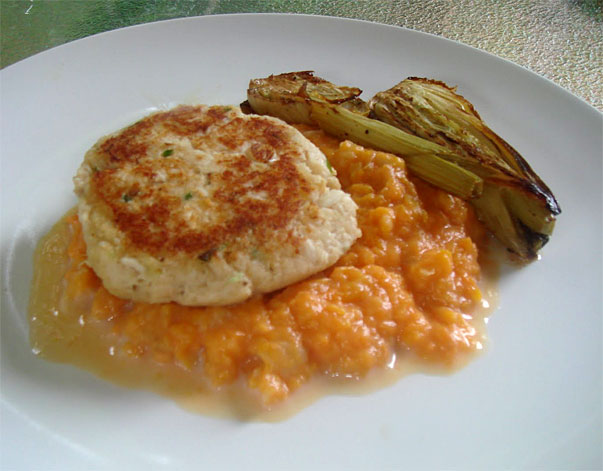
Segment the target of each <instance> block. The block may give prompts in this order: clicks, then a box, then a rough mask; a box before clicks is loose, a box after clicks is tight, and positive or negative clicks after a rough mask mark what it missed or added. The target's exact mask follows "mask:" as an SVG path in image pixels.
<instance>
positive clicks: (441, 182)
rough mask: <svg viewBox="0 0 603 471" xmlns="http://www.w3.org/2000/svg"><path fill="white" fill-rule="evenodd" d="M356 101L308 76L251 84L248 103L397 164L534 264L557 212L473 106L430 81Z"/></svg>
mask: <svg viewBox="0 0 603 471" xmlns="http://www.w3.org/2000/svg"><path fill="white" fill-rule="evenodd" d="M409 83H410V85H409ZM360 93H361V90H360V89H358V88H352V87H339V86H337V85H334V84H332V83H330V82H328V81H326V80H323V79H321V78H318V77H315V76H314V75H313V74H312V72H292V73H286V74H281V75H271V76H270V77H267V78H263V79H253V80H251V81H250V83H249V88H248V91H247V99H248V104H249V106H250V108H251V109H252V110H253V111H254V112H256V113H259V114H269V115H272V116H276V117H279V118H281V119H283V120H285V121H287V122H289V123H305V124H314V125H317V126H319V127H320V128H321V129H323V130H324V131H325V132H327V133H329V134H332V135H335V136H337V137H340V138H344V139H350V140H352V141H354V142H357V143H358V144H361V145H364V146H367V147H372V148H375V149H379V150H383V151H386V152H390V153H393V154H396V155H398V156H400V157H401V158H403V159H404V160H405V161H406V163H407V166H408V168H409V170H410V171H411V172H412V173H413V174H415V175H417V176H418V177H420V178H422V179H424V180H426V181H428V182H429V183H431V184H433V185H435V186H438V187H440V188H442V189H444V190H446V191H449V192H450V193H452V194H455V195H457V196H459V197H461V198H464V199H466V200H468V201H470V202H471V203H472V204H473V206H474V207H475V210H476V213H477V215H478V217H479V218H480V219H481V220H482V222H483V223H484V224H485V225H486V227H487V228H488V229H489V230H490V231H491V232H492V233H493V234H494V235H495V236H496V237H497V238H498V239H499V240H500V241H501V242H502V243H503V244H504V245H505V247H507V248H508V249H509V250H510V251H512V252H514V253H515V254H517V255H518V256H519V257H521V258H522V259H524V260H532V259H534V258H535V257H536V256H537V254H538V251H539V250H540V248H542V246H543V245H544V244H545V243H546V242H547V241H548V239H549V237H550V235H551V234H552V231H553V227H554V223H555V216H556V215H558V214H559V213H560V212H561V211H560V209H559V205H558V204H557V201H556V200H555V197H554V196H553V194H552V192H551V191H550V190H549V188H548V187H547V186H546V185H545V184H544V183H543V182H542V180H541V179H540V178H539V177H538V176H537V175H536V173H535V172H534V171H533V170H532V169H531V168H530V166H529V165H528V164H527V162H526V161H525V160H524V159H523V158H522V157H521V156H520V155H519V154H518V153H517V152H516V151H515V150H514V149H513V148H512V147H511V146H510V145H509V144H508V143H506V142H505V141H504V140H503V139H501V138H500V137H499V136H498V135H496V134H495V133H494V132H493V131H492V130H490V129H489V128H488V127H487V126H486V125H485V124H484V123H483V122H482V120H481V118H480V117H479V115H478V114H477V112H476V111H475V110H474V108H473V106H472V105H471V103H469V102H468V101H467V100H465V99H464V98H463V97H460V96H459V95H457V94H456V93H455V92H454V89H452V88H450V87H448V86H447V85H445V84H443V83H442V82H437V81H433V80H427V79H415V78H413V79H408V80H405V81H403V82H401V83H400V84H398V85H396V86H395V87H393V88H392V89H390V90H387V91H385V92H381V93H378V94H377V95H376V96H375V97H374V98H373V99H371V100H370V101H369V103H368V104H367V103H366V102H364V101H362V100H361V99H360V98H359V95H360ZM369 109H370V114H369ZM369 116H370V117H369Z"/></svg>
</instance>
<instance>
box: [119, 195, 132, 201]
mask: <svg viewBox="0 0 603 471" xmlns="http://www.w3.org/2000/svg"><path fill="white" fill-rule="evenodd" d="M121 199H123V200H124V201H125V202H126V203H127V202H128V201H132V197H131V196H130V195H129V194H127V193H126V194H124V195H123V196H122V197H121Z"/></svg>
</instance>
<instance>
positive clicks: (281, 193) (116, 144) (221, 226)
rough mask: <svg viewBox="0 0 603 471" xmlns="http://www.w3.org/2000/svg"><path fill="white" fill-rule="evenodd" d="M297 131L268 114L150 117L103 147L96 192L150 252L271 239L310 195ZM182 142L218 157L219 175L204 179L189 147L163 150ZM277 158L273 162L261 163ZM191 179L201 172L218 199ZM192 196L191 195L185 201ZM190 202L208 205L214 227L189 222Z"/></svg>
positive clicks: (185, 110) (215, 110)
mask: <svg viewBox="0 0 603 471" xmlns="http://www.w3.org/2000/svg"><path fill="white" fill-rule="evenodd" d="M210 127H211V132H210V133H208V132H207V131H208V129H209V128H210ZM290 132H291V131H290V130H288V129H286V128H284V127H283V126H282V125H279V124H278V123H275V122H274V121H273V120H271V119H267V118H263V117H253V119H249V118H248V117H241V116H240V115H239V114H235V112H234V111H233V110H232V109H231V108H229V107H210V108H208V107H203V106H180V107H178V108H175V109H173V110H171V111H167V112H163V113H157V114H153V115H151V116H149V117H147V118H145V119H143V120H141V121H139V122H137V123H135V124H134V125H132V126H130V127H128V128H126V129H125V130H123V131H121V132H120V133H119V134H117V135H114V136H112V137H110V138H108V139H106V140H105V141H102V142H100V143H99V145H97V149H96V152H97V154H98V157H97V162H100V163H101V165H99V168H98V169H97V171H95V173H94V174H93V176H92V180H91V191H93V192H94V193H95V196H96V197H98V198H99V199H100V200H102V202H104V203H105V204H106V205H107V207H108V208H110V210H111V212H112V215H113V216H112V218H113V221H114V223H115V224H116V226H117V227H118V228H119V229H120V230H121V231H122V232H123V233H124V234H125V235H126V237H127V239H128V241H129V243H130V244H132V245H133V246H134V247H136V248H137V249H140V250H143V251H145V252H149V253H152V254H166V255H169V254H170V253H173V252H185V253H190V254H196V255H201V254H203V253H205V252H207V251H209V250H213V249H215V248H216V247H218V246H219V245H221V244H224V243H229V242H231V241H233V240H235V239H237V238H239V237H240V236H243V235H245V234H246V233H248V232H249V231H252V232H253V234H254V241H255V242H256V243H257V242H261V241H262V240H264V241H265V240H268V239H269V238H270V233H271V232H273V231H275V230H278V229H282V228H284V227H285V226H286V225H287V223H288V222H289V221H290V220H291V219H292V217H293V216H294V215H295V214H296V212H297V211H298V210H299V208H300V206H301V205H302V204H303V201H304V199H305V198H306V195H307V193H308V192H309V185H308V182H307V181H306V180H305V179H304V178H303V176H302V175H301V174H300V173H299V170H298V168H297V167H296V165H295V159H296V156H297V154H296V152H299V151H298V149H296V147H295V145H293V144H292V141H291V139H290V136H289V133H290ZM182 138H185V139H187V140H188V141H189V142H190V145H191V147H192V149H195V150H203V151H204V152H206V153H207V152H209V153H211V154H212V157H213V158H215V161H216V163H217V164H219V168H220V171H219V172H216V173H211V172H208V173H206V174H205V175H201V176H199V169H198V167H197V166H196V163H195V160H194V159H192V160H191V158H190V154H191V153H189V156H188V157H187V158H185V159H183V158H181V157H180V154H181V152H179V151H178V150H176V151H174V152H173V153H172V154H170V155H169V156H167V157H164V156H163V155H162V153H161V149H162V148H163V149H169V148H171V147H172V146H173V145H172V141H178V140H181V139H182ZM248 143H253V144H251V145H248ZM158 145H159V148H158V147H157V146H158ZM246 145H248V148H247V150H246V151H244V152H243V151H242V150H241V149H244V148H246ZM161 146H163V147H161ZM157 149H159V150H157ZM214 150H215V153H213V152H212V151H214ZM275 155H276V156H277V157H278V158H273V157H274V156H275ZM199 158H201V157H199ZM271 158H272V161H271V162H270V165H262V163H266V162H267V161H268V160H269V159H271ZM166 173H167V174H169V179H168V181H167V182H166V181H159V180H158V178H157V176H158V175H159V174H166ZM124 175H126V176H127V178H124ZM191 175H193V176H195V179H194V181H195V182H197V184H198V182H199V180H200V179H201V177H203V178H202V180H203V181H204V182H205V186H206V187H207V188H209V190H210V192H211V193H212V195H211V198H202V197H201V196H199V195H198V194H197V192H196V190H197V188H191V187H190V182H191V179H190V177H191ZM178 189H181V190H178ZM178 191H180V193H178ZM189 193H190V195H191V197H190V198H188V199H187V198H185V197H183V195H185V194H189ZM258 194H261V195H262V198H258V197H257V195H258ZM188 205H197V207H196V208H195V210H196V211H198V210H199V207H200V208H201V209H208V210H209V209H210V208H211V212H212V218H211V220H210V221H209V224H202V225H201V226H200V227H199V225H195V224H191V222H190V220H188V219H187V218H186V217H185V215H186V214H185V212H186V211H187V206H188ZM189 209H190V207H189Z"/></svg>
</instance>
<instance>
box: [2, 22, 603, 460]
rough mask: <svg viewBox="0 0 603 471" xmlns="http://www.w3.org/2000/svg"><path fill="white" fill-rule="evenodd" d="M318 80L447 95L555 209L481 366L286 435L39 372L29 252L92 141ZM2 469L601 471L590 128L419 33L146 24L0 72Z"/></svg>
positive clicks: (67, 194)
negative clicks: (248, 94) (423, 87)
mask: <svg viewBox="0 0 603 471" xmlns="http://www.w3.org/2000/svg"><path fill="white" fill-rule="evenodd" d="M308 69H310V70H315V71H316V72H317V74H318V75H320V76H322V77H326V78H328V79H329V80H332V81H333V82H335V83H340V84H350V85H357V86H360V87H361V88H363V89H364V90H365V94H366V96H371V95H372V94H373V93H374V92H376V91H378V90H382V89H385V88H389V87H390V86H391V85H393V84H395V83H397V81H398V80H400V79H402V78H404V77H406V76H409V75H415V76H426V77H433V78H437V79H440V80H443V81H445V82H447V83H448V84H456V85H458V86H459V91H460V93H461V94H463V95H465V96H466V97H467V98H468V99H469V100H470V101H472V102H473V103H474V105H475V106H476V108H477V109H478V111H479V112H480V113H481V115H482V117H483V118H484V119H485V121H486V122H487V123H489V124H490V125H491V126H492V127H493V128H494V129H495V130H497V131H498V132H499V133H500V134H501V135H502V136H504V137H505V138H506V139H507V140H508V141H510V142H511V143H512V144H513V145H514V146H515V147H516V148H517V149H518V150H519V151H520V153H522V154H523V155H524V156H526V157H527V158H528V160H529V161H530V162H531V163H532V164H533V167H534V168H535V169H536V171H537V172H538V173H539V174H540V175H541V177H542V178H543V179H544V180H545V181H546V182H547V183H548V184H549V185H550V187H551V188H552V189H553V191H554V192H555V194H556V196H557V197H558V200H559V202H560V204H561V206H562V209H563V214H562V215H561V216H560V218H559V221H558V225H557V228H556V233H555V235H554V237H553V238H552V241H551V242H550V243H549V245H547V246H546V247H545V249H544V253H543V258H542V260H540V261H538V262H536V263H533V264H531V265H530V266H528V267H525V268H523V269H521V270H518V271H509V273H507V274H505V275H503V277H502V280H501V283H500V297H501V301H500V308H499V309H498V311H497V312H495V314H494V316H493V317H492V318H491V322H490V326H489V333H490V338H491V347H490V349H489V351H488V352H487V353H486V354H485V355H484V356H482V357H480V358H479V359H478V360H477V361H475V362H474V363H472V364H470V365H469V366H468V367H467V368H465V369H464V370H462V371H460V372H458V373H457V374H455V375H453V376H450V377H431V376H426V375H415V376H411V377H409V378H406V379H404V380H402V381H400V382H398V383H397V384H395V385H394V386H392V387H389V388H386V389H383V390H380V391H377V392H375V393H372V394H369V395H366V396H360V397H348V396H343V397H342V396H339V397H338V396H331V397H327V398H324V399H322V400H320V401H319V402H317V403H315V404H314V405H312V406H310V407H308V408H307V409H305V410H303V411H302V412H301V413H299V414H298V415H296V416H294V417H293V418H291V419H289V420H288V421H285V422H281V423H277V424H262V423H238V422H236V421H228V420H218V419H211V418H206V417H202V416H197V415H193V414H190V413H187V412H184V411H183V410H181V409H179V408H178V407H177V406H176V405H174V404H173V403H171V402H170V401H169V400H166V399H162V398H159V397H157V396H155V395H153V394H151V393H147V392H141V391H130V390H125V389H121V388H119V387H115V386H113V385H111V384H108V383H105V382H103V381H101V380H99V379H97V378H95V377H93V376H91V375H90V374H88V373H86V372H83V371H80V370H77V369H75V368H73V367H71V366H67V365H58V364H53V363H48V362H45V361H42V360H39V359H37V358H35V357H34V355H33V354H32V353H31V351H30V347H29V346H28V340H27V321H26V308H27V300H28V291H29V281H30V278H31V274H32V269H31V263H32V251H33V249H34V246H35V244H36V242H37V240H38V238H39V237H40V235H41V234H42V233H44V232H45V231H47V230H48V229H49V228H50V226H51V224H52V223H53V221H55V220H56V219H57V218H58V217H59V216H60V215H61V214H62V213H63V212H64V211H65V210H66V209H67V208H69V207H70V206H71V205H73V204H74V201H75V199H74V196H73V195H72V191H71V187H72V183H71V176H72V175H73V173H74V171H75V169H76V168H77V166H78V164H79V162H80V160H81V159H82V155H83V153H84V151H85V150H86V149H87V148H88V147H89V146H90V145H91V144H92V143H93V142H94V141H95V140H96V138H97V137H98V136H100V135H102V134H104V133H107V132H109V131H111V130H114V129H116V128H117V127H119V126H122V125H125V124H127V123H129V122H131V121H133V120H134V119H136V118H138V117H140V116H142V115H143V114H145V113H146V112H147V110H149V109H151V108H155V107H166V106H169V105H172V104H176V103H182V102H204V103H239V102H240V101H242V100H243V99H244V97H245V90H246V86H247V82H248V80H249V78H251V77H262V76H265V75H268V74H270V73H279V72H286V71H293V70H308ZM1 80H2V82H1V85H2V149H1V150H2V190H1V191H2V267H3V286H2V450H1V451H2V460H3V463H2V464H3V468H4V469H29V468H43V469H49V468H53V467H54V468H58V469H63V470H64V469H86V468H90V467H94V468H107V469H109V468H112V469H116V468H119V469H148V468H153V467H158V468H163V467H170V466H173V467H183V468H185V469H203V468H205V469H208V468H209V469H216V468H220V467H231V468H236V467H241V466H245V468H248V469H253V468H280V469H320V468H327V469H352V468H362V469H369V468H370V469H377V468H411V469H416V468H482V469H495V468H522V467H526V468H535V467H545V468H546V467H556V468H579V467H584V468H599V467H601V466H602V462H601V451H602V450H601V438H602V437H601V427H602V426H601V358H602V354H601V338H602V332H601V318H602V317H601V314H602V302H601V287H602V279H601V260H602V254H601V234H602V231H601V216H602V208H601V201H602V198H601V197H602V192H601V162H602V147H601V145H602V144H601V143H602V136H601V133H602V119H601V114H599V113H598V112H597V111H596V110H595V109H594V108H592V107H590V106H589V105H587V104H585V103H584V102H582V101H580V100H579V99H577V98H576V97H574V96H572V95H570V94H569V93H567V92H566V91H564V90H562V89H561V88H559V87H557V86H556V85H554V84H552V83H551V82H548V81H546V80H544V79H543V78H540V77H538V76H536V75H534V74H532V73H530V72H528V71H526V70H524V69H522V68H520V67H517V66H515V65H513V64H511V63H509V62H506V61H504V60H501V59H499V58H496V57H494V56H491V55H488V54H486V53H483V52H480V51H478V50H475V49H472V48H469V47H466V46H463V45H461V44H458V43H454V42H451V41H446V40H443V39H441V38H438V37H435V36H430V35H427V34H422V33H418V32H415V31H409V30H405V29H401V28H396V27H388V26H382V25H377V24H372V23H366V22H359V21H349V20H342V19H333V18H322V17H308V16H294V15H231V16H211V17H201V18H189V19H182V20H175V21H166V22H161V23H155V24H147V25H143V26H136V27H132V28H126V29H122V30H118V31H112V32H109V33H105V34H100V35H97V36H94V37H90V38H86V39H83V40H80V41H75V42H73V43H70V44H67V45H64V46H61V47H58V48H56V49H53V50H50V51H47V52H44V53H42V54H39V55H36V56H34V57H31V58H29V59H27V60H25V61H22V62H20V63H18V64H15V65H13V66H10V67H8V68H6V69H4V70H3V71H2V72H1Z"/></svg>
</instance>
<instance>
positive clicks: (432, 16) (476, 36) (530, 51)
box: [0, 0, 603, 111]
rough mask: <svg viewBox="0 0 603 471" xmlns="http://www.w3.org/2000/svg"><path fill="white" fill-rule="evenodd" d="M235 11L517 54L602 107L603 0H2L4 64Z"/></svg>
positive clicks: (526, 64) (510, 57)
mask: <svg viewBox="0 0 603 471" xmlns="http://www.w3.org/2000/svg"><path fill="white" fill-rule="evenodd" d="M229 13H303V14H312V15H326V16H336V17H344V18H356V19H362V20H368V21H374V22H379V23H385V24H390V25H397V26H403V27H406V28H410V29H414V30H419V31H423V32H427V33H432V34H436V35H439V36H442V37H445V38H448V39H453V40H456V41H459V42H462V43H464V44H467V45H470V46H474V47H477V48H479V49H482V50H484V51H487V52H490V53H493V54H495V55H497V56H499V57H502V58H505V59H508V60H511V61H512V62H515V63H516V64H519V65H521V66H523V67H526V68H528V69H530V70H532V71H533V72H536V73H537V74H539V75H541V76H543V77H546V78H548V79H550V80H552V81H553V82H555V83H557V84H558V85H560V86H562V87H563V88H565V89H566V90H568V91H570V92H571V93H573V94H574V95H577V96H578V97H580V98H582V99H583V100H585V101H586V102H588V103H589V104H591V105H592V106H594V107H596V108H597V109H599V110H600V111H603V72H602V71H603V51H602V45H603V2H602V0H514V1H510V0H507V1H501V0H455V1H449V0H428V1H421V0H402V1H400V0H386V1H384V0H364V1H348V0H305V1H302V0H197V1H191V0H149V1H147V0H0V21H1V23H0V33H1V34H0V38H1V44H0V46H1V48H0V51H1V52H0V66H1V67H6V66H9V65H11V64H13V63H15V62H17V61H20V60H22V59H25V58H27V57H29V56H31V55H33V54H36V53H38V52H41V51H44V50H46V49H49V48H51V47H55V46H58V45H60V44H64V43H66V42H69V41H73V40H76V39H79V38H83V37H86V36H89V35H92V34H96V33H100V32H103V31H109V30H112V29H116V28H122V27H126V26H130V25H134V24H140V23H147V22H152V21H160V20H166V19H171V18H180V17H188V16H199V15H215V14H229Z"/></svg>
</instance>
